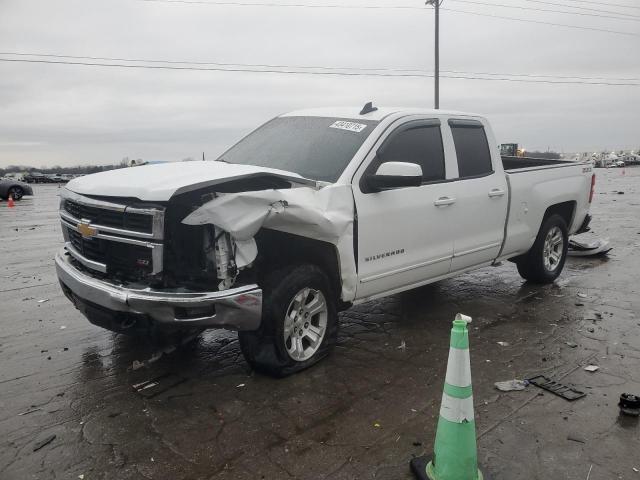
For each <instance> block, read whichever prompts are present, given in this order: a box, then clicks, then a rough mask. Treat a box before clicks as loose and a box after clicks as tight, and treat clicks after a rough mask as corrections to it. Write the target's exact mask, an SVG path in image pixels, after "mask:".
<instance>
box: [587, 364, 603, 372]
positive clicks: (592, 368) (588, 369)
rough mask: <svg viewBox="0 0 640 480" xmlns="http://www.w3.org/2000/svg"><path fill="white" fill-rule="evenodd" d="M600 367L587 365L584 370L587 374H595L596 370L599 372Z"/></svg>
mask: <svg viewBox="0 0 640 480" xmlns="http://www.w3.org/2000/svg"><path fill="white" fill-rule="evenodd" d="M599 369H600V367H599V366H597V365H587V366H586V367H584V370H586V371H587V372H595V371H596V370H599Z"/></svg>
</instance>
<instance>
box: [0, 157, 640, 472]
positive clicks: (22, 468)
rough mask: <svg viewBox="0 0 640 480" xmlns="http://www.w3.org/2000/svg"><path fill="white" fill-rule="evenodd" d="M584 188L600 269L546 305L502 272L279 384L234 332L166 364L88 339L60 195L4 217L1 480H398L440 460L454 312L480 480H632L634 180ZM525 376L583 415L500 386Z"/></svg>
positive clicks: (344, 326)
mask: <svg viewBox="0 0 640 480" xmlns="http://www.w3.org/2000/svg"><path fill="white" fill-rule="evenodd" d="M597 172H598V185H597V194H596V197H595V200H594V205H593V208H592V213H593V214H594V221H593V223H592V226H593V235H594V236H601V237H610V238H611V242H612V246H613V250H612V251H611V252H610V254H609V255H608V256H606V257H602V258H582V259H579V258H572V259H569V261H568V262H567V265H566V267H565V271H564V273H563V274H562V276H561V277H560V279H559V280H558V281H557V282H556V283H555V284H553V285H549V286H537V285H532V284H528V283H525V282H524V281H523V280H521V278H520V277H519V276H518V274H517V272H516V269H515V267H514V266H513V265H512V264H511V263H508V262H505V263H504V264H503V265H501V266H497V267H488V268H484V269H482V270H478V271H476V272H473V273H470V274H466V275H463V276H460V277H458V278H455V279H451V280H447V281H443V282H439V283H437V284H435V285H432V286H428V287H424V288H421V289H418V290H415V291H412V292H408V293H404V294H400V295H394V296H392V297H389V298H386V299H383V300H380V301H376V302H370V303H367V304H365V305H361V306H358V307H354V308H352V309H351V310H349V311H347V312H345V313H343V314H342V315H341V334H340V341H339V345H338V347H337V348H336V349H335V351H334V352H333V354H332V355H331V356H330V357H329V358H327V359H325V361H323V362H322V363H321V364H319V365H317V366H316V367H314V368H312V369H310V370H307V371H306V372H304V373H301V374H298V375H295V376H292V377H289V378H285V379H280V380H276V379H272V378H269V377H265V376H262V375H259V374H254V373H253V372H251V370H250V369H249V367H248V366H247V364H246V363H245V362H244V360H243V358H242V355H241V353H240V350H239V347H238V342H237V337H236V335H235V334H234V333H232V332H226V331H209V332H206V333H205V334H203V335H202V336H201V337H199V338H197V339H195V340H194V341H192V342H190V343H188V344H186V345H180V346H177V347H174V346H170V345H153V344H148V343H144V342H141V341H136V340H133V339H129V338H125V337H120V336H117V335H115V334H111V333H109V332H107V331H103V330H101V329H99V328H98V327H94V326H92V325H91V324H89V323H88V322H87V321H86V320H85V319H84V317H83V316H82V315H81V314H80V313H79V312H77V311H76V310H75V309H74V308H73V306H72V305H71V304H70V303H69V302H68V301H67V299H66V298H65V297H64V296H63V295H62V293H61V291H60V288H59V286H58V283H57V280H56V276H55V271H54V266H53V257H54V254H55V252H56V250H57V249H59V248H60V246H61V243H62V238H61V233H60V226H59V224H58V218H57V208H58V198H57V195H58V193H59V189H58V187H57V186H55V185H36V186H35V196H34V197H30V198H26V199H24V200H23V201H21V202H18V203H17V205H16V207H15V208H13V209H10V208H8V207H7V204H6V202H0V479H2V480H14V479H27V478H29V479H54V478H55V479H57V478H67V479H77V478H84V479H174V480H181V479H184V480H187V479H292V478H293V479H369V478H375V479H408V478H411V475H410V472H409V461H410V459H411V458H412V457H413V456H418V455H422V454H424V453H425V452H427V453H428V452H430V451H431V450H432V448H433V440H434V436H435V424H436V421H437V418H438V411H439V404H440V397H441V395H442V384H443V380H444V373H445V369H446V359H447V354H448V340H449V329H450V325H451V320H453V317H454V315H455V314H456V313H458V312H462V313H465V314H467V315H470V316H472V317H473V323H472V324H471V330H470V338H471V363H472V373H473V389H474V404H475V414H476V422H477V433H478V445H479V450H478V456H479V460H480V463H481V465H482V466H483V468H484V470H485V472H488V473H490V474H491V475H492V478H494V479H504V480H507V479H508V480H513V479H550V478H553V479H580V480H584V479H587V478H589V479H590V480H600V479H640V424H639V423H638V420H637V419H633V418H631V417H623V416H620V415H619V410H618V407H617V402H618V397H619V395H620V394H621V393H623V392H629V393H636V394H640V335H639V332H640V297H639V295H638V290H639V280H640V273H639V269H640V256H639V255H638V251H639V248H640V188H639V187H640V168H635V169H633V168H627V169H626V170H625V171H624V175H623V170H621V169H611V170H603V169H600V170H597ZM620 192H623V193H620ZM498 342H506V343H503V344H502V345H501V344H498ZM591 364H593V365H597V366H599V370H597V371H596V372H593V373H589V372H587V371H585V370H584V369H583V367H584V366H586V365H591ZM538 374H542V375H547V376H549V377H553V378H555V379H557V380H561V381H563V382H565V383H568V384H570V385H573V386H574V387H575V388H576V389H578V390H581V391H584V392H585V393H586V396H585V397H584V398H581V399H579V400H576V401H574V402H568V401H567V400H565V399H563V398H560V397H558V396H555V395H553V394H551V393H548V392H545V391H543V390H540V389H538V388H537V387H535V386H532V385H530V386H529V387H527V389H526V390H524V391H519V392H508V393H505V392H499V391H497V390H496V389H495V388H494V386H493V384H494V382H496V381H502V380H510V379H514V378H519V379H521V378H529V377H532V376H534V375H538ZM145 382H148V383H145ZM139 384H142V385H139ZM134 385H138V387H137V389H136V388H134V387H133V386H134ZM149 385H150V386H149ZM145 386H149V388H146V389H145V388H142V387H145ZM137 390H139V391H137Z"/></svg>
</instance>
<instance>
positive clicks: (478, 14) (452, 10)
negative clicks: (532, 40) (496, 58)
mask: <svg viewBox="0 0 640 480" xmlns="http://www.w3.org/2000/svg"><path fill="white" fill-rule="evenodd" d="M442 10H446V11H447V12H455V13H465V14H467V15H477V16H479V17H490V18H500V19H502V20H513V21H516V22H526V23H536V24H540V25H552V26H554V27H565V28H575V29H578V30H590V31H594V32H603V33H613V34H615V35H626V36H630V37H640V35H638V34H637V33H631V32H620V31H618V30H608V29H605V28H596V27H583V26H580V25H568V24H566V23H553V22H544V21H542V20H532V19H525V18H518V17H506V16H504V15H493V14H491V13H480V12H470V11H468V10H457V9H453V8H442Z"/></svg>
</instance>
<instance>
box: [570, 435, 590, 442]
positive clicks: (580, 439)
mask: <svg viewBox="0 0 640 480" xmlns="http://www.w3.org/2000/svg"><path fill="white" fill-rule="evenodd" d="M567 440H570V441H572V442H577V443H587V442H586V441H585V440H584V439H583V438H580V437H576V436H575V435H568V436H567Z"/></svg>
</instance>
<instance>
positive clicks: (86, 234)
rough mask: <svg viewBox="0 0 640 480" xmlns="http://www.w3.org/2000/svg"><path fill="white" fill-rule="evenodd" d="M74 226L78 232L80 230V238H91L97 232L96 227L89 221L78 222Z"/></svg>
mask: <svg viewBox="0 0 640 480" xmlns="http://www.w3.org/2000/svg"><path fill="white" fill-rule="evenodd" d="M76 228H77V229H78V232H80V235H82V238H91V237H94V236H95V235H96V234H97V233H98V229H97V228H94V227H92V226H91V225H90V224H89V222H80V223H79V224H78V225H77V226H76Z"/></svg>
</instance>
